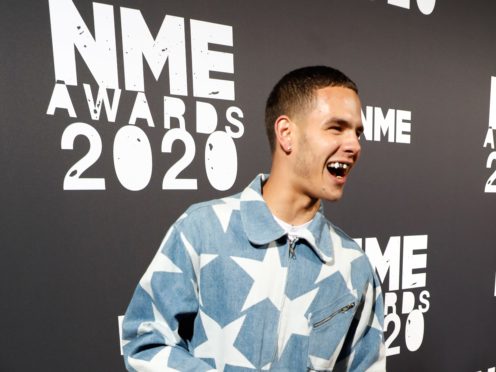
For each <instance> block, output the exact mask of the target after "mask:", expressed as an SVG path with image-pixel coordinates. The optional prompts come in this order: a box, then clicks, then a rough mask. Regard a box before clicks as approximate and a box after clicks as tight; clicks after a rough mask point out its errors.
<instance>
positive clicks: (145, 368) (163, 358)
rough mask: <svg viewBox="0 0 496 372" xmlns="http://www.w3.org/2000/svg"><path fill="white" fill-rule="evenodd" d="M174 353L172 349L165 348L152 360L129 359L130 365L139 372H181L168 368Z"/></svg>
mask: <svg viewBox="0 0 496 372" xmlns="http://www.w3.org/2000/svg"><path fill="white" fill-rule="evenodd" d="M171 351H172V348H170V347H164V348H163V349H162V350H160V351H159V352H158V353H157V354H156V355H155V356H154V357H153V358H152V359H151V360H149V361H147V360H142V359H135V358H132V357H129V358H128V359H127V361H128V363H129V365H130V366H131V367H133V368H134V369H135V370H137V371H139V372H157V371H167V372H179V371H178V370H177V369H173V368H170V367H167V363H168V362H169V356H170V353H171Z"/></svg>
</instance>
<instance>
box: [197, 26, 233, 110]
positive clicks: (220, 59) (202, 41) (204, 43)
mask: <svg viewBox="0 0 496 372" xmlns="http://www.w3.org/2000/svg"><path fill="white" fill-rule="evenodd" d="M190 25H191V55H192V70H193V94H194V96H195V97H202V98H216V99H225V100H229V101H233V100H234V81H230V80H221V79H213V78H210V72H224V73H230V74H232V73H234V58H233V54H232V53H224V52H218V51H213V50H209V49H208V47H209V45H210V44H218V45H225V46H231V47H232V46H233V35H232V27H231V26H226V25H221V24H217V23H210V22H203V21H197V20H193V19H192V20H191V21H190Z"/></svg>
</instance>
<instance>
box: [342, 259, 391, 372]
mask: <svg viewBox="0 0 496 372" xmlns="http://www.w3.org/2000/svg"><path fill="white" fill-rule="evenodd" d="M369 267H370V270H371V275H370V280H369V281H368V282H367V286H366V288H365V289H364V292H363V296H362V299H361V301H360V304H359V308H358V310H357V312H356V314H355V319H354V320H353V324H352V327H351V328H350V330H351V331H352V332H351V333H349V334H348V339H347V345H348V346H347V348H346V349H345V350H343V351H344V354H343V355H341V357H340V358H339V359H340V360H338V362H337V364H336V367H337V368H336V371H367V372H385V371H386V348H385V344H384V333H383V327H384V303H383V298H382V291H381V286H380V282H379V279H378V277H377V275H376V274H375V272H374V270H373V269H372V267H371V266H370V264H369Z"/></svg>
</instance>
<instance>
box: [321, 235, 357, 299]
mask: <svg viewBox="0 0 496 372" xmlns="http://www.w3.org/2000/svg"><path fill="white" fill-rule="evenodd" d="M331 240H332V246H333V248H334V260H333V262H332V263H330V264H323V265H322V268H321V269H320V273H319V275H318V277H317V279H316V280H315V284H317V283H319V282H321V281H322V280H324V279H326V278H328V277H330V276H331V275H333V274H334V273H336V272H338V271H339V273H340V274H341V276H342V277H343V279H344V281H345V283H346V286H347V287H348V289H349V290H350V292H351V293H356V290H354V289H353V287H352V283H351V263H352V262H353V261H354V260H355V259H357V258H358V257H361V256H362V255H363V254H362V252H360V251H358V250H356V249H348V248H344V247H343V245H342V244H341V238H340V237H339V235H338V234H336V232H335V231H334V229H332V228H331Z"/></svg>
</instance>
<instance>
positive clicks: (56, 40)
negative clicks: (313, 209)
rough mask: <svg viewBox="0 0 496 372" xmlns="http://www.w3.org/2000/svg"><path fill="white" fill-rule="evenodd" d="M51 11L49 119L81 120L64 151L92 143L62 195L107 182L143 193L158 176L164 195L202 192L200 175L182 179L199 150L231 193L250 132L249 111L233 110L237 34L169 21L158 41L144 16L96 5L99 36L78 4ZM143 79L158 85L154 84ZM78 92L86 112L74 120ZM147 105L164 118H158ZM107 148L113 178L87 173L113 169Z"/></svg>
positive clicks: (55, 1) (53, 3)
mask: <svg viewBox="0 0 496 372" xmlns="http://www.w3.org/2000/svg"><path fill="white" fill-rule="evenodd" d="M48 5H49V11H50V24H51V34H52V46H53V65H54V72H55V85H54V89H53V92H52V96H51V98H50V102H49V105H48V109H47V112H46V113H47V115H50V116H55V115H65V116H66V117H67V115H68V116H69V117H70V118H71V121H72V119H74V120H75V119H78V120H77V121H74V122H71V123H67V126H66V128H65V129H64V131H63V133H62V135H61V141H60V143H61V150H74V147H75V144H76V141H75V139H76V138H77V137H83V138H86V139H87V140H88V142H89V145H90V147H89V150H88V152H87V153H86V154H85V155H84V156H82V157H81V158H80V159H79V160H78V161H77V162H76V163H74V164H73V165H72V167H70V168H69V169H68V170H67V173H66V175H65V177H64V180H63V189H64V190H106V189H107V182H106V181H107V180H108V179H109V178H111V179H114V180H115V178H117V179H118V181H119V182H120V184H121V185H122V187H123V188H125V189H127V190H130V191H140V190H143V189H145V188H147V187H148V185H149V184H150V180H151V177H152V173H155V174H157V173H158V176H159V177H160V178H162V190H197V189H198V176H203V172H200V174H199V175H198V174H197V175H195V177H191V175H190V177H186V174H187V173H186V174H185V173H183V172H186V171H187V169H188V168H189V167H190V165H191V164H192V163H194V162H195V159H197V158H198V157H197V156H196V154H197V153H198V152H199V153H203V154H205V156H204V159H202V158H201V157H200V159H198V160H196V162H201V161H202V160H204V166H205V174H206V176H207V179H208V181H209V183H210V185H211V186H212V187H213V188H214V189H216V190H221V191H225V190H228V189H229V188H231V186H232V185H233V184H234V182H235V180H236V177H237V170H238V168H237V164H238V157H237V150H236V144H235V140H238V139H239V138H241V137H242V136H243V134H244V124H243V122H242V119H243V117H244V115H243V111H242V109H241V108H240V107H238V106H237V105H236V103H235V84H234V83H235V82H234V50H233V28H232V26H229V25H222V24H217V23H212V22H207V21H201V20H195V19H189V20H188V19H185V18H183V17H178V16H173V15H168V14H164V17H163V21H162V25H161V27H160V29H159V31H158V33H156V34H152V32H151V30H150V29H149V27H148V25H147V22H146V20H145V18H144V16H143V14H142V13H141V11H140V10H139V9H131V8H126V7H120V8H116V9H114V7H113V6H112V5H108V4H103V3H93V22H92V23H93V24H94V27H93V28H94V31H93V30H90V27H89V26H88V24H91V23H90V22H86V21H85V20H84V19H83V17H82V15H81V14H80V12H79V11H78V9H77V7H76V5H75V4H74V3H73V2H72V1H71V0H49V2H48ZM115 17H119V19H118V20H119V22H115ZM87 23H88V24H87ZM119 24H120V27H119ZM93 34H94V35H93ZM118 38H120V39H121V43H118V42H117V39H118ZM121 44H122V47H121V46H120V45H121ZM219 48H220V50H219ZM76 50H77V52H78V55H79V56H80V57H81V58H80V59H79V62H78V63H81V62H84V64H85V65H86V68H87V69H88V70H89V71H90V73H91V75H92V78H86V79H87V80H86V81H84V78H83V77H82V76H79V75H81V74H79V75H78V69H77V68H76V67H77V66H76V65H77V61H78V59H76ZM145 62H146V63H145ZM119 66H122V68H119ZM80 67H81V66H80ZM145 74H146V75H147V76H149V77H152V76H153V78H154V79H153V78H152V79H150V80H149V81H148V86H147V85H146V84H145V80H146V79H145ZM83 76H84V75H83ZM119 77H120V79H119ZM161 77H162V78H164V77H165V78H168V84H164V81H163V80H161V79H160V78H161ZM88 80H89V81H88ZM153 80H155V81H153ZM189 81H191V84H190V85H191V86H192V92H190V91H189V84H188V82H189ZM122 83H124V84H123V85H122ZM152 87H155V88H158V89H159V94H157V93H152V92H151V90H150V88H152ZM78 90H79V91H83V92H84V95H83V97H84V98H83V99H84V100H85V101H86V103H87V106H88V108H87V109H84V108H83V109H81V108H78V110H79V111H78V112H77V113H76V110H75V108H74V105H73V99H74V97H76V98H77V97H78ZM155 92H156V90H155ZM79 95H81V92H79ZM122 96H125V97H124V99H121V98H122ZM191 98H193V99H191ZM79 101H81V99H79ZM122 101H127V102H134V103H132V104H131V105H129V104H120V103H121V102H122ZM76 102H77V101H76ZM150 102H152V103H155V104H156V105H157V106H158V107H160V110H158V111H157V110H152V109H151V107H153V105H152V106H150ZM102 112H105V113H106V117H107V118H106V120H105V118H104V117H103V115H100V114H101V113H102ZM187 112H189V113H191V114H192V116H193V120H192V119H191V117H190V118H188V119H187V117H188V116H187V115H185V114H186V113H187ZM118 113H120V114H121V116H120V118H119V119H118V118H117V114H118ZM82 120H84V122H83V121H82ZM138 124H140V125H141V126H142V127H144V129H142V128H141V127H140V126H138ZM103 126H107V127H109V126H111V127H112V128H115V131H116V133H115V136H114V139H113V141H112V140H110V141H108V140H107V142H106V143H104V142H103V141H102V139H103V137H102V136H101V135H100V132H99V131H100V130H103ZM152 128H153V129H152ZM152 136H153V137H155V136H159V137H160V138H162V143H161V146H158V148H157V145H154V146H152V142H153V141H152V142H151V141H150V138H151V137H152ZM109 142H110V143H109ZM178 145H179V146H178ZM103 149H105V151H108V150H110V151H111V152H112V153H113V157H112V159H110V162H112V160H113V168H114V171H115V174H112V173H114V172H111V174H98V175H99V177H89V176H88V175H85V174H84V173H85V172H86V171H87V170H88V169H89V168H92V167H93V165H94V164H98V165H100V164H101V163H104V165H108V163H109V160H108V159H105V158H102V157H101V155H102V153H103V152H104V151H103ZM172 152H174V153H175V152H179V154H178V155H179V156H180V157H179V160H177V156H176V157H172V158H171V157H170V154H171V153H172ZM163 162H166V164H163ZM167 162H169V164H167ZM171 162H172V164H170V163H171ZM97 169H98V168H97ZM103 169H107V171H108V169H109V167H108V166H104V167H103ZM110 169H112V167H110ZM96 172H101V171H96ZM151 187H153V186H151Z"/></svg>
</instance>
